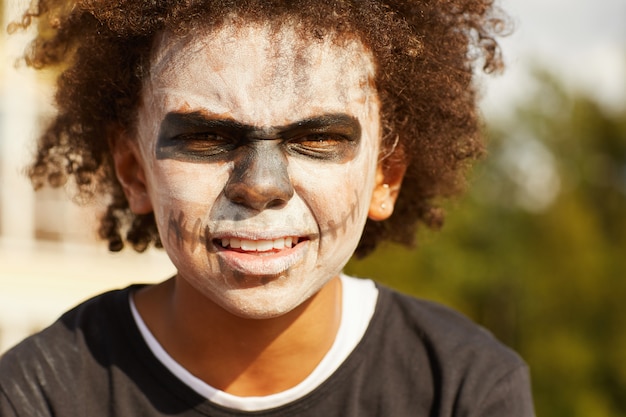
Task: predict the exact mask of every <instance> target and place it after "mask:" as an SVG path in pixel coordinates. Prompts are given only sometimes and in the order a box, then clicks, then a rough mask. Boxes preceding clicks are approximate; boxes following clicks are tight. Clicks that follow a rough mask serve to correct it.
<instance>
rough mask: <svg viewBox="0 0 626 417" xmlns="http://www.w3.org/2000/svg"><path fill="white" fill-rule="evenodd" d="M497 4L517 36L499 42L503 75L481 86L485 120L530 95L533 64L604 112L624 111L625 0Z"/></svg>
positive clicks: (508, 0)
mask: <svg viewBox="0 0 626 417" xmlns="http://www.w3.org/2000/svg"><path fill="white" fill-rule="evenodd" d="M499 1H500V5H501V7H502V8H503V9H504V10H505V11H507V13H508V14H509V15H510V16H511V17H512V19H513V22H514V27H515V31H514V33H513V34H512V35H511V36H509V37H508V38H505V39H504V40H503V41H502V49H503V53H504V57H505V61H506V63H507V70H506V72H505V73H504V74H503V75H501V76H496V77H492V78H489V79H488V80H487V81H486V83H485V98H484V100H483V108H484V110H485V113H486V114H487V115H491V114H495V115H500V114H501V113H506V112H508V111H510V109H511V104H512V103H515V102H516V101H518V100H520V99H523V98H524V97H525V96H526V95H527V94H528V93H529V92H532V85H530V84H529V69H530V68H531V67H532V65H533V64H539V65H540V66H541V67H545V68H547V69H549V70H550V71H552V72H553V73H554V74H555V75H556V76H558V77H560V78H561V79H562V80H563V82H564V84H565V85H566V86H567V87H568V88H571V89H574V90H580V91H583V92H586V93H590V94H591V95H592V96H594V97H595V98H596V99H597V100H599V101H600V102H601V103H603V104H605V105H606V106H607V107H611V108H621V109H623V108H625V107H626V0H499Z"/></svg>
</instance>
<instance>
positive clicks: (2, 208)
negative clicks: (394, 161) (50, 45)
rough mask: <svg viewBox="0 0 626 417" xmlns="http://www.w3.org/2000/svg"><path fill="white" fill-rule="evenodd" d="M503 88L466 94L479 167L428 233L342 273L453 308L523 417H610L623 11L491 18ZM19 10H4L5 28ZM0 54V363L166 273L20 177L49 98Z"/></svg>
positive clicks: (159, 262)
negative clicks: (499, 372)
mask: <svg viewBox="0 0 626 417" xmlns="http://www.w3.org/2000/svg"><path fill="white" fill-rule="evenodd" d="M500 4H501V6H502V7H503V8H504V9H505V10H506V11H507V12H508V13H509V14H510V15H511V17H512V19H513V22H514V25H515V32H514V34H513V35H512V36H510V37H508V38H506V39H505V40H504V41H503V42H502V47H503V50H504V54H505V59H506V62H507V65H508V69H507V71H506V72H505V73H504V74H503V75H501V76H497V77H488V78H486V77H483V78H481V80H482V84H483V87H484V91H485V94H484V98H483V100H482V108H483V113H484V116H485V122H486V127H485V129H486V132H487V135H488V140H489V155H488V157H487V158H486V159H485V160H484V161H482V162H481V163H480V164H478V165H477V166H476V167H475V169H474V170H473V171H472V175H471V178H470V184H469V188H468V193H467V194H466V195H465V196H463V197H462V198H459V199H456V200H454V201H448V202H445V203H444V204H445V206H446V208H447V211H448V219H447V222H446V224H445V226H444V228H443V229H442V230H441V231H439V232H431V231H427V230H422V231H420V232H419V234H418V246H417V247H416V248H415V249H413V250H408V249H404V248H400V247H395V246H385V247H382V248H380V250H378V251H377V252H376V253H375V254H374V256H372V257H370V258H368V259H366V260H363V261H352V262H351V263H350V264H349V265H348V268H347V272H349V273H352V274H355V275H358V276H365V277H373V278H376V279H378V280H379V281H381V282H383V283H386V284H387V285H390V286H393V287H395V288H398V289H400V290H402V291H405V292H408V293H411V294H414V295H416V296H418V297H424V298H430V299H434V300H436V301H439V302H442V303H444V304H447V305H449V306H452V307H454V308H456V309H458V310H460V311H462V312H464V313H465V314H467V315H468V316H470V317H471V318H473V319H474V320H475V321H477V322H479V323H481V324H482V325H484V326H485V327H487V328H488V329H489V330H490V331H492V332H493V333H494V334H495V335H496V336H497V337H498V338H500V339H501V340H502V341H503V342H505V343H506V344H508V345H510V346H512V347H513V348H514V349H516V350H517V351H518V352H519V353H520V354H521V355H522V356H523V357H524V358H525V359H526V361H527V362H528V363H529V365H530V368H531V372H532V377H533V385H534V387H533V388H534V395H535V401H536V408H537V414H538V415H539V416H553V417H554V416H568V417H570V416H581V417H583V416H584V417H604V416H626V1H625V0H595V1H592V0H502V1H501V2H500ZM23 6H24V2H20V1H8V0H5V2H4V4H3V5H2V7H3V10H2V12H3V16H4V22H5V26H6V23H7V22H8V21H10V20H12V19H13V18H15V16H17V15H18V12H17V11H18V10H21V9H22V8H23ZM26 38H27V36H26V37H25V36H24V35H18V36H11V37H7V36H6V35H4V36H3V37H2V38H1V39H0V45H1V46H0V48H1V51H2V54H3V61H4V63H5V65H4V66H3V67H2V69H1V70H0V71H1V72H0V353H1V352H2V351H3V350H5V349H7V348H8V347H10V346H11V345H13V344H14V343H16V342H17V341H18V340H19V339H21V338H23V337H24V336H26V335H28V334H30V333H31V332H33V331H36V330H38V329H40V328H42V326H44V325H46V324H48V323H49V322H51V321H52V320H54V319H55V318H56V317H57V316H58V315H59V314H60V313H61V312H63V311H64V310H66V309H67V308H69V307H71V306H72V305H74V304H76V303H78V302H79V301H81V300H83V299H85V298H86V297H89V296H91V295H94V294H96V293H98V292H101V291H103V290H105V289H109V288H116V287H120V286H125V285H127V284H128V283H130V282H153V281H159V280H162V279H164V278H166V277H168V276H170V275H171V274H172V273H173V267H172V266H171V264H170V263H169V261H168V260H167V259H166V257H165V256H164V255H163V254H162V253H160V252H158V251H152V252H149V253H147V254H143V255H140V256H138V255H135V254H133V253H122V254H115V255H114V254H109V253H107V251H106V248H105V246H104V245H103V244H101V243H100V244H99V243H98V242H96V241H95V238H94V235H95V233H94V231H93V224H94V222H95V218H96V214H95V212H94V209H93V208H87V209H86V208H79V207H77V206H76V205H73V204H72V203H71V202H69V198H68V196H67V195H66V193H65V192H64V191H63V190H43V191H42V192H39V193H37V194H34V193H33V192H32V190H31V188H30V185H29V183H28V181H27V180H26V179H25V177H24V175H23V174H22V171H23V167H24V165H25V164H26V163H27V161H28V160H29V156H30V155H31V153H32V150H33V140H34V137H35V136H36V132H37V128H38V126H39V123H40V122H41V121H42V120H45V118H46V115H49V114H50V112H51V108H50V102H51V98H50V84H51V81H50V80H47V79H45V78H42V77H41V76H40V75H38V74H34V73H32V72H31V71H30V70H27V69H25V68H21V69H20V68H18V69H17V70H15V68H14V66H13V63H14V61H15V59H16V58H17V57H18V56H19V53H20V51H21V50H22V49H23V46H24V42H25V39H26Z"/></svg>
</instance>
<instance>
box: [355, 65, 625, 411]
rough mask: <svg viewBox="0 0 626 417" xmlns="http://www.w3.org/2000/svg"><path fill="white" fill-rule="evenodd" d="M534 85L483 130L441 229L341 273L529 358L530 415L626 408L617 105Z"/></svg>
mask: <svg viewBox="0 0 626 417" xmlns="http://www.w3.org/2000/svg"><path fill="white" fill-rule="evenodd" d="M536 80H537V86H538V89H537V91H538V94H537V95H536V96H535V97H534V98H533V99H532V100H530V101H529V102H528V103H525V104H523V105H521V106H520V107H519V109H518V110H517V112H516V114H515V117H513V118H512V119H511V120H508V121H500V122H494V123H492V124H491V126H490V131H489V136H490V138H491V139H490V155H489V157H488V158H487V159H486V160H485V161H484V162H483V163H482V164H481V165H480V166H479V167H478V168H477V169H476V170H475V171H474V174H473V180H472V184H471V187H470V191H469V193H468V195H467V196H466V197H465V198H464V199H463V200H462V201H459V202H456V203H455V204H454V205H451V206H450V207H448V213H449V219H448V222H447V224H446V227H445V228H444V230H443V231H442V232H439V233H432V232H426V231H422V232H420V235H419V238H420V244H419V247H418V248H417V249H415V250H406V249H402V248H398V247H391V246H390V247H383V248H381V249H380V250H379V251H378V252H377V253H376V254H375V255H374V256H372V257H370V258H368V259H366V260H364V261H359V262H356V261H353V262H351V263H350V264H349V266H348V268H347V272H348V273H352V274H355V275H358V276H369V277H375V278H377V279H379V280H380V281H381V282H383V283H386V284H388V285H390V286H393V287H395V288H398V289H400V290H402V291H405V292H408V293H411V294H414V295H416V296H419V297H425V298H430V299H435V300H438V301H441V302H443V303H445V304H448V305H451V306H453V307H455V308H457V309H459V310H461V311H463V312H464V313H466V314H467V315H469V316H470V317H472V318H473V319H474V320H476V321H477V322H479V323H481V324H483V325H484V326H486V327H487V328H489V329H490V330H491V331H492V332H493V333H494V334H495V335H496V336H497V337H499V338H500V339H501V340H503V341H504V342H505V343H506V344H508V345H510V346H512V347H513V348H514V349H516V350H517V351H518V352H519V353H520V354H521V355H522V356H523V357H524V358H525V359H526V360H527V362H528V363H529V365H530V367H531V372H532V376H533V388H534V395H535V403H536V408H537V414H538V415H545V416H556V417H558V416H568V417H572V416H574V417H576V416H581V417H583V416H584V417H604V416H625V415H626V111H624V110H622V111H621V112H616V111H609V110H607V109H604V108H602V107H601V106H600V105H598V104H597V103H596V102H594V101H593V100H592V99H590V98H589V97H586V96H583V95H580V94H577V95H570V94H568V93H567V92H566V91H565V89H564V88H562V86H561V85H560V84H559V83H558V82H556V81H555V80H554V79H553V78H552V77H551V76H550V75H549V74H546V73H541V72H538V73H537V77H536Z"/></svg>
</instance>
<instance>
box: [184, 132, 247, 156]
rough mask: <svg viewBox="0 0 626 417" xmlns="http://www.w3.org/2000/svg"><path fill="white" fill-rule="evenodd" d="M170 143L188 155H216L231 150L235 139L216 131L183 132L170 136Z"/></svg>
mask: <svg viewBox="0 0 626 417" xmlns="http://www.w3.org/2000/svg"><path fill="white" fill-rule="evenodd" d="M172 143H173V144H175V145H174V146H175V147H176V148H178V150H179V151H180V152H183V153H185V154H187V155H189V156H195V157H200V158H201V157H203V156H216V155H220V154H224V153H227V152H230V151H232V150H233V149H235V147H236V146H237V143H236V141H235V140H232V139H230V138H227V137H225V136H222V135H219V134H216V133H203V132H200V133H183V134H180V135H177V136H175V137H174V138H172Z"/></svg>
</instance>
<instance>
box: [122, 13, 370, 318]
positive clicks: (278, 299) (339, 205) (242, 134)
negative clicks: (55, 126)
mask: <svg viewBox="0 0 626 417" xmlns="http://www.w3.org/2000/svg"><path fill="white" fill-rule="evenodd" d="M373 77H374V64H373V59H372V55H371V53H370V52H369V51H368V50H366V49H365V48H364V47H363V45H361V44H360V43H358V42H348V43H347V44H345V45H343V46H341V47H338V46H335V45H333V44H332V43H330V41H303V40H301V39H299V38H298V36H297V35H296V34H295V32H294V30H293V28H292V27H290V26H288V25H287V26H285V27H284V28H283V29H281V30H280V31H279V32H278V33H275V32H271V29H269V28H268V27H265V26H261V25H252V26H244V27H243V28H238V29H235V28H234V27H233V26H228V25H227V26H226V27H225V28H223V29H220V30H218V31H217V32H205V33H200V34H197V33H194V35H193V36H190V37H188V38H186V39H184V40H180V39H174V38H173V37H168V36H164V37H163V38H162V39H161V40H160V43H159V44H158V45H157V48H156V50H155V53H154V56H153V60H152V63H151V75H150V77H149V79H148V81H146V84H145V88H144V92H143V96H142V106H141V108H140V109H139V113H138V125H137V127H138V129H137V142H136V145H131V148H132V152H131V153H133V154H134V155H135V157H136V160H137V166H136V169H137V170H136V172H135V176H136V178H137V184H135V185H131V186H134V187H142V186H143V187H145V197H144V198H143V199H141V198H140V197H136V195H138V194H139V195H140V194H141V190H139V192H138V193H135V194H133V193H127V194H128V195H129V202H130V204H131V208H133V209H134V210H135V211H137V212H147V211H150V210H154V214H155V218H156V222H157V225H158V228H159V232H160V235H161V239H162V242H163V245H164V247H165V249H166V251H167V253H168V254H169V256H170V258H171V259H172V261H173V263H174V265H175V266H176V267H177V269H178V271H179V275H180V277H181V278H183V279H185V280H187V281H188V282H189V283H190V284H191V285H192V286H193V287H194V288H196V289H197V290H198V291H200V292H201V293H202V294H204V295H205V296H206V297H208V298H209V299H211V300H213V301H214V302H215V303H217V304H219V305H221V306H222V307H223V308H225V309H226V310H228V311H230V312H231V313H234V314H236V315H239V316H242V317H250V318H267V317H273V316H277V315H280V314H284V313H286V312H288V311H290V310H291V309H293V308H295V307H296V306H298V305H299V304H301V303H302V302H303V301H305V300H306V299H308V298H309V297H310V296H311V295H313V294H314V293H316V292H317V291H318V290H320V289H321V288H322V287H323V286H324V285H325V284H326V283H327V282H328V281H329V280H330V279H331V278H333V277H335V276H337V274H338V273H339V272H340V271H341V269H342V268H343V266H344V265H345V264H346V262H347V261H348V260H349V258H350V256H351V255H352V253H353V251H354V249H355V248H356V246H357V243H358V242H359V238H360V236H361V232H362V230H363V226H364V224H365V221H366V219H367V217H368V212H369V211H370V206H371V201H372V192H373V190H374V189H375V188H377V187H378V188H382V184H381V182H382V179H381V177H382V176H381V175H380V172H378V170H377V165H378V164H377V160H378V154H379V144H380V120H379V101H378V98H377V94H376V91H375V88H374V83H373ZM133 195H135V197H133Z"/></svg>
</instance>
